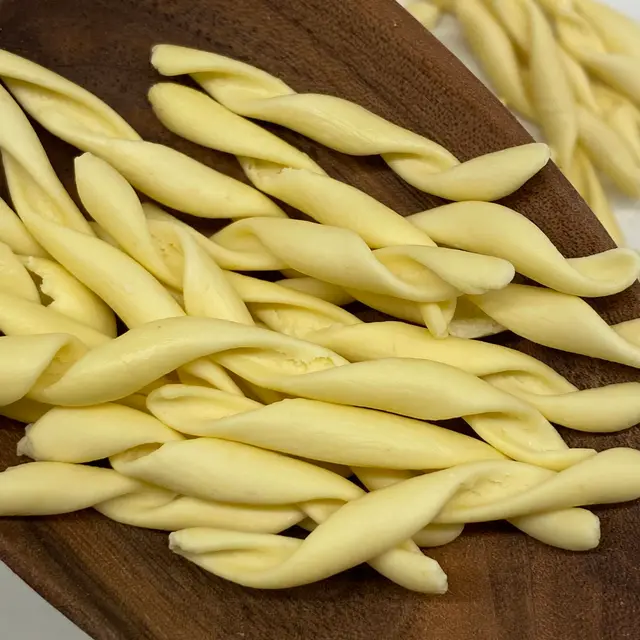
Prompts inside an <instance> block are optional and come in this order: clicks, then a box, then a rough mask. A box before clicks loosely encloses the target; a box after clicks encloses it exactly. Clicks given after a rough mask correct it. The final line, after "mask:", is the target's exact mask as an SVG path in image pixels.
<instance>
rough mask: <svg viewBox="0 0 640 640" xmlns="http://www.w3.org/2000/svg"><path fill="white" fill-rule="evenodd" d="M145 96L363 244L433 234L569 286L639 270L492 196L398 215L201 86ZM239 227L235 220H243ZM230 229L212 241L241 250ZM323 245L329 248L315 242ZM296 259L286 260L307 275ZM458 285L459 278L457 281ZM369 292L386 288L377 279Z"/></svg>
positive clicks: (594, 289)
mask: <svg viewBox="0 0 640 640" xmlns="http://www.w3.org/2000/svg"><path fill="white" fill-rule="evenodd" d="M149 99H150V102H151V104H152V106H153V107H154V110H155V112H156V114H157V115H158V117H159V118H160V120H161V121H162V122H163V124H165V126H167V127H168V128H169V129H170V130H171V131H173V132H174V133H177V134H179V135H181V136H183V137H185V138H187V139H189V140H191V141H193V142H196V143H198V144H202V145H204V146H207V147H211V148H214V149H218V150H221V151H225V152H227V153H233V154H235V155H236V156H238V158H239V160H240V163H241V164H242V166H243V169H244V171H245V173H246V174H247V176H248V177H249V179H250V180H251V181H252V182H253V184H254V185H255V186H256V187H258V188H259V189H261V190H262V191H265V192H267V193H268V194H270V195H272V196H274V197H276V198H278V199H280V200H283V201H284V202H287V203H288V204H290V205H292V206H295V207H297V208H298V209H300V210H301V211H304V212H305V213H307V214H308V215H310V216H311V217H313V218H314V219H316V220H317V221H319V222H322V223H325V224H330V225H335V226H340V227H346V228H349V229H351V230H353V231H355V232H356V233H358V235H360V237H362V238H363V239H364V240H365V241H366V242H367V244H368V245H369V246H370V247H373V248H379V247H385V246H386V247H389V245H401V244H420V245H429V244H433V240H435V241H436V242H438V243H442V244H445V245H448V246H450V247H454V248H457V249H464V250H465V251H473V252H477V253H481V254H484V255H488V256H493V257H500V258H503V259H506V260H507V261H509V262H511V263H513V264H514V266H516V269H517V270H518V271H519V272H520V273H522V274H524V275H526V276H528V277H531V278H533V279H535V280H538V281H539V282H541V283H542V284H545V285H547V286H551V287H553V288H557V289H559V290H560V291H564V292H566V293H574V294H576V295H587V296H588V295H609V294H611V293H614V292H619V291H622V290H623V289H626V288H627V287H628V286H630V285H631V284H632V283H633V282H634V281H635V280H636V278H637V277H638V271H639V270H640V261H639V259H638V255H637V254H636V253H635V252H634V251H631V250H625V249H623V250H613V251H612V252H604V253H602V254H599V255H598V256H597V257H594V256H589V257H587V258H582V259H578V260H573V261H567V260H565V259H564V258H563V257H562V256H561V255H560V253H559V252H558V251H557V250H556V249H555V247H553V245H552V244H551V243H550V242H549V240H548V239H547V238H546V236H544V234H543V233H542V232H541V231H540V230H539V229H538V228H537V227H536V226H535V225H534V224H533V223H531V222H529V221H528V220H527V219H526V218H525V217H524V216H522V215H520V214H518V213H516V212H515V211H512V210H511V209H508V208H506V207H501V206H500V205H495V204H489V203H482V202H464V203H455V204H453V205H449V206H446V207H437V208H435V209H432V210H430V211H428V212H424V213H421V214H416V215H415V216H412V217H410V218H409V219H408V220H407V219H403V218H401V217H399V216H398V215H397V214H396V213H395V212H393V211H391V210H390V209H389V208H387V207H385V206H384V205H382V204H381V203H379V202H378V201H376V200H374V199H373V198H371V197H370V196H368V195H366V194H365V193H363V192H361V191H358V190H357V189H354V188H353V187H349V186H348V185H345V184H343V183H341V182H339V181H336V180H333V179H332V178H329V177H328V176H326V175H324V173H323V172H322V170H321V169H319V168H317V167H314V166H310V165H309V159H308V157H307V156H306V155H305V154H302V153H300V152H299V151H298V150H297V149H295V148H294V147H291V146H290V145H287V144H286V143H285V142H283V141H282V140H279V139H278V138H277V137H276V136H273V135H271V134H269V133H268V132H266V131H264V130H263V129H262V128H260V127H258V126H257V125H255V124H253V123H251V122H248V121H246V120H244V119H243V118H240V117H239V116H236V115H235V114H232V113H231V112H229V111H228V110H227V109H225V108H224V107H222V106H221V105H219V104H217V103H216V102H214V101H213V100H211V99H209V98H207V97H206V96H205V95H204V94H202V93H200V92H197V91H194V90H193V89H190V88H187V87H182V86H180V85H176V84H169V83H163V84H158V85H155V86H154V87H153V88H152V89H151V91H150V92H149ZM454 213H455V214H456V215H455V216H454ZM454 217H455V220H453V218H454ZM411 223H413V228H412V224H411ZM245 226H246V225H245V224H244V223H240V224H236V227H240V228H242V229H244V228H245ZM262 226H263V227H265V228H266V225H262ZM415 227H417V228H418V229H419V230H420V231H416V229H415ZM232 228H233V227H232ZM421 232H422V233H421ZM434 233H435V235H434ZM230 235H231V237H233V236H232V231H231V230H226V231H223V232H222V233H220V234H218V235H217V236H215V240H216V241H217V242H219V243H222V244H223V245H224V246H225V247H226V248H227V249H233V248H235V246H236V245H237V246H238V251H239V252H240V251H241V248H242V243H246V239H245V238H244V236H243V237H242V239H241V240H236V241H235V244H234V243H233V242H231V243H229V241H228V237H229V236H230ZM330 246H332V245H330ZM322 248H323V251H328V250H329V247H326V248H325V246H324V245H323V247H322ZM398 249H399V247H398V248H396V250H398ZM440 251H441V252H442V250H440ZM377 255H379V254H376V256H377ZM435 256H437V260H434V261H432V262H430V263H428V266H430V267H431V268H432V269H433V270H434V271H435V272H436V273H437V274H438V275H439V276H440V277H441V278H443V279H444V280H445V281H448V282H451V283H460V282H461V280H462V279H461V278H460V276H456V277H455V280H453V279H452V278H451V275H449V274H448V273H447V271H446V270H445V269H446V267H445V266H444V265H441V264H440V263H443V262H444V258H445V257H446V258H450V256H449V255H447V254H442V253H440V254H439V255H438V254H434V257H435ZM407 257H409V256H407ZM461 259H464V256H461ZM489 266H490V265H489V263H487V265H486V268H485V271H484V272H483V273H486V274H487V276H489V274H490V273H492V271H490V270H489ZM305 267H306V265H303V266H301V265H298V266H297V267H295V268H296V269H297V270H299V271H301V272H303V273H306V274H308V275H311V276H313V275H314V274H313V273H311V272H310V271H311V270H310V269H309V268H308V267H306V268H305ZM348 271H349V272H351V271H352V270H351V269H349V270H348ZM316 272H317V271H316ZM496 273H497V272H496ZM415 278H417V275H416V276H414V277H413V279H415ZM324 279H325V280H327V277H325V278H324ZM490 283H491V284H490ZM498 283H499V279H498V278H496V277H495V276H494V277H487V284H486V287H487V288H494V287H496V286H498ZM457 286H459V287H462V286H464V283H462V284H458V285H457ZM474 286H479V283H477V284H475V285H474ZM353 288H354V287H351V289H353ZM467 289H468V285H467V287H465V288H461V290H462V291H466V290H467ZM375 292H376V293H383V294H386V295H394V294H393V293H391V292H390V291H385V290H384V289H381V288H380V289H379V290H378V291H375ZM396 295H397V294H396ZM354 296H355V297H356V298H357V297H358V296H357V294H354Z"/></svg>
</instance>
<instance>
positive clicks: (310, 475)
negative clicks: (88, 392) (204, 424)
mask: <svg viewBox="0 0 640 640" xmlns="http://www.w3.org/2000/svg"><path fill="white" fill-rule="evenodd" d="M116 407H117V405H112V406H111V407H108V408H109V409H111V410H110V411H107V412H105V411H104V408H103V407H90V408H87V409H83V410H81V413H80V414H77V413H76V415H75V416H74V415H73V413H74V412H77V411H78V410H77V409H74V410H63V414H65V415H64V417H66V418H67V419H69V420H70V421H71V428H69V427H63V430H64V431H65V433H66V435H67V436H70V445H71V447H72V449H73V450H72V451H66V452H64V454H63V456H64V457H71V458H73V459H80V460H87V459H94V458H96V457H103V456H104V455H105V454H108V453H111V454H112V456H111V461H112V464H113V466H114V468H115V469H116V471H118V472H119V473H122V474H123V475H124V476H126V477H135V478H137V479H146V481H151V482H152V483H153V484H155V485H159V486H161V487H168V488H169V489H171V490H174V491H177V492H178V493H179V494H181V495H187V496H191V497H195V498H198V499H200V500H205V501H207V502H211V501H213V502H214V503H223V504H240V505H258V506H290V505H299V508H300V509H301V510H302V512H303V513H304V514H306V515H309V516H310V517H312V518H313V519H314V520H315V521H316V522H322V521H324V520H326V518H328V517H329V516H330V515H331V514H332V513H333V512H335V511H336V510H337V509H338V508H339V507H340V506H342V504H344V503H346V502H348V501H349V500H353V499H356V498H358V497H360V496H362V495H363V494H364V491H363V490H362V489H360V488H358V487H357V486H356V485H354V484H353V483H351V482H350V481H348V480H346V479H344V478H342V477H341V476H339V475H337V474H334V473H332V472H330V471H327V470H326V469H323V468H321V467H317V466H315V465H312V464H309V463H307V462H303V461H301V460H295V459H292V458H288V457H286V456H283V455H280V454H277V453H274V452H271V451H265V450H262V449H257V448H255V447H250V446H247V445H242V444H238V443H235V442H228V441H224V440H219V439H215V438H196V439H191V440H181V439H179V438H180V437H179V436H178V437H177V438H176V437H175V436H176V435H177V434H175V432H171V430H170V429H168V428H167V427H164V426H163V425H162V424H161V423H158V422H157V421H156V420H155V419H153V418H150V417H149V416H145V415H144V414H139V415H138V416H135V417H134V416H131V412H132V411H133V410H131V409H128V410H126V413H127V416H126V417H125V419H126V420H127V422H129V423H128V424H127V422H125V423H121V424H122V427H121V428H118V426H117V423H114V422H112V421H111V419H110V417H111V416H110V415H109V414H113V413H114V412H113V409H114V408H116ZM123 410H124V408H119V409H116V412H117V413H122V412H123ZM55 411H56V410H54V412H55ZM54 412H51V414H48V415H47V416H45V418H44V419H43V421H42V424H41V425H40V426H39V425H37V424H36V426H35V427H34V430H35V429H38V430H39V431H40V433H43V432H44V433H45V434H46V432H47V431H51V429H50V428H48V427H47V425H49V427H51V426H52V427H53V431H56V430H57V429H56V423H57V424H58V425H59V426H60V421H61V420H62V419H63V416H61V415H60V414H59V413H57V414H56V415H54ZM129 416H131V417H132V419H130V418H129ZM143 421H146V422H147V424H142V423H143ZM150 421H153V422H150ZM81 424H84V426H85V429H86V428H93V427H94V426H96V427H97V433H96V434H95V435H96V438H95V439H92V440H91V441H90V442H89V441H88V439H87V438H86V437H83V436H82V435H80V437H79V438H78V437H77V436H78V428H79V427H80V425H81ZM152 425H153V426H152ZM131 427H133V428H131ZM74 432H75V433H74ZM51 435H52V434H50V436H51ZM74 435H75V437H74ZM29 437H30V436H29V435H27V438H29ZM33 438H34V439H36V440H37V439H38V436H37V434H34V435H33ZM148 439H152V440H156V442H154V443H153V444H151V445H145V444H143V445H139V446H137V447H135V448H132V449H129V446H130V445H132V444H135V442H136V441H142V442H144V441H145V440H148ZM163 441H164V442H163ZM160 443H162V444H160ZM33 444H34V443H33V441H32V440H28V441H27V442H26V443H25V444H24V445H23V448H27V449H29V450H31V448H33V447H32V445H33ZM41 445H42V447H43V448H44V449H45V450H47V449H48V447H47V445H46V443H41ZM54 449H55V445H54ZM116 450H118V453H117V454H116V455H113V453H114V451H116ZM152 478H153V480H151V479H152ZM20 488H22V487H19V489H20ZM28 489H29V487H28V486H27V490H28ZM14 490H15V489H14ZM0 495H2V494H1V493H0ZM7 500H8V502H9V505H10V507H9V508H11V504H12V502H13V496H12V495H11V494H10V495H9V496H8V499H7ZM1 503H2V501H1V500H0V504H1ZM3 511H4V510H2V508H1V507H0V513H2V512H3ZM229 524H230V523H229ZM400 543H402V544H399V545H398V546H396V545H391V547H390V548H389V550H388V551H387V550H385V552H383V553H381V554H380V555H381V557H380V558H379V559H378V558H375V559H374V558H372V559H371V564H372V565H373V566H374V568H376V569H377V570H379V571H380V572H381V573H383V575H386V576H387V577H389V578H390V579H392V580H394V581H397V582H399V584H401V585H403V586H405V587H407V588H412V589H417V590H420V591H425V592H433V591H435V592H442V591H443V590H446V576H445V575H444V573H443V572H442V570H441V569H440V567H439V565H438V564H437V563H436V562H435V561H434V560H431V559H430V558H427V557H425V556H423V555H422V554H421V552H420V550H419V549H418V547H417V546H416V545H415V544H414V543H412V542H410V541H409V540H407V541H404V542H403V541H400ZM394 546H395V547H396V548H395V549H393V548H392V547H394ZM408 554H410V555H408Z"/></svg>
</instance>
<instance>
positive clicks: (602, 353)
mask: <svg viewBox="0 0 640 640" xmlns="http://www.w3.org/2000/svg"><path fill="white" fill-rule="evenodd" d="M500 293H501V292H495V293H492V294H490V295H484V296H472V297H471V300H472V301H473V303H474V304H476V305H477V306H479V307H480V309H481V310H482V311H484V312H485V313H486V314H487V315H489V316H490V317H492V318H493V319H494V320H496V321H497V322H498V323H500V324H501V325H503V326H504V327H505V328H507V329H509V330H510V331H513V332H514V333H516V334H518V335H519V336H522V337H523V338H526V339H527V340H531V341H532V342H536V343H538V344H542V345H544V346H547V347H552V348H554V349H559V350H561V351H568V352H570V353H578V354H582V355H585V356H590V357H592V358H601V359H603V360H609V361H610V362H618V363H620V364H626V365H628V366H631V367H635V368H640V335H638V336H637V339H635V338H634V339H633V340H629V339H628V338H627V339H625V337H623V336H621V335H619V334H618V333H617V332H616V330H615V327H613V328H612V327H610V326H608V325H607V324H606V322H605V321H604V320H603V319H602V318H601V317H600V316H599V315H598V314H597V313H596V312H595V311H594V310H593V309H592V308H591V307H590V306H589V305H588V304H587V303H586V302H585V301H584V300H581V299H580V298H577V297H575V296H569V295H566V294H564V293H558V292H557V291H550V290H548V289H541V288H539V287H530V286H526V285H509V287H508V288H507V289H506V290H505V293H504V295H503V296H501V295H499V294H500ZM496 294H497V295H496Z"/></svg>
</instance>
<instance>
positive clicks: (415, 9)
mask: <svg viewBox="0 0 640 640" xmlns="http://www.w3.org/2000/svg"><path fill="white" fill-rule="evenodd" d="M406 8H407V11H408V12H409V13H410V14H411V15H412V16H413V17H414V18H415V19H416V20H417V21H418V22H419V23H420V24H421V25H422V26H423V27H424V28H425V29H433V28H434V27H435V26H436V25H437V24H438V21H439V20H440V15H441V10H440V9H439V8H438V7H437V6H436V5H435V4H432V3H431V2H429V1H427V0H415V1H413V2H411V3H409V4H408V5H407V7H406Z"/></svg>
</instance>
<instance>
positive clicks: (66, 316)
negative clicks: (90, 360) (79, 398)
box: [0, 236, 116, 337]
mask: <svg viewBox="0 0 640 640" xmlns="http://www.w3.org/2000/svg"><path fill="white" fill-rule="evenodd" d="M36 282H37V283H38V284H37V285H36ZM0 295H2V296H4V295H9V296H11V297H17V298H21V299H22V301H21V302H17V303H16V304H19V305H20V307H21V310H20V312H19V313H18V311H17V309H12V308H11V307H12V305H11V304H9V305H8V309H7V310H8V312H9V313H11V314H12V315H15V316H16V318H17V320H18V327H19V326H20V324H21V323H22V319H21V314H26V316H25V317H24V321H25V322H27V323H28V322H30V320H29V317H30V313H31V311H30V310H33V312H34V313H35V314H36V315H37V318H38V320H36V319H35V318H32V320H33V321H34V322H35V323H36V324H37V325H40V329H41V330H40V331H38V333H54V332H56V331H61V330H62V328H61V326H60V325H58V324H52V325H50V326H49V325H47V324H46V321H45V319H46V318H47V317H51V318H52V319H53V318H58V319H59V320H60V321H62V322H65V321H69V323H70V326H72V325H73V326H75V325H83V326H85V328H86V329H88V330H91V331H93V332H94V333H95V332H98V333H100V334H104V335H107V336H110V337H114V336H115V334H116V327H115V317H114V315H113V312H112V311H111V310H110V309H109V308H108V307H107V306H106V305H105V304H104V302H102V300H100V298H98V296H96V295H95V294H94V293H93V292H92V291H91V290H90V289H87V288H86V287H85V286H84V285H82V284H81V283H80V282H79V281H78V280H77V279H76V278H74V277H73V276H72V275H71V274H70V273H69V272H68V271H67V270H66V269H64V268H63V267H61V266H60V265H59V264H57V263H55V262H53V261H52V260H50V259H47V258H40V257H34V256H27V257H25V256H18V255H16V254H15V253H14V252H13V251H12V249H11V248H10V247H9V246H8V245H6V244H4V243H3V242H2V238H1V236H0ZM3 299H5V298H3ZM3 307H5V308H6V307H7V305H6V303H3ZM5 320H6V321H8V322H9V323H11V321H10V320H9V319H8V318H6V317H4V319H0V330H2V331H4V333H10V331H9V330H7V327H6V326H5V328H4V329H3V328H2V326H3V323H4V322H5ZM42 322H44V324H41V323H42ZM53 322H54V323H56V322H57V320H53ZM26 332H27V333H28V331H26ZM69 332H70V333H73V331H69Z"/></svg>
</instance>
